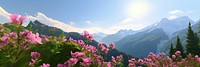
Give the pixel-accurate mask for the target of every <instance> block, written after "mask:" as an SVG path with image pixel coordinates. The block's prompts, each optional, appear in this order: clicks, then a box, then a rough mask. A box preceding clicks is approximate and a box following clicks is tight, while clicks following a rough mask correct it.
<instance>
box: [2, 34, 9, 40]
mask: <svg viewBox="0 0 200 67" xmlns="http://www.w3.org/2000/svg"><path fill="white" fill-rule="evenodd" d="M8 39H10V37H9V34H4V35H3V36H2V37H1V41H2V42H7V40H8Z"/></svg>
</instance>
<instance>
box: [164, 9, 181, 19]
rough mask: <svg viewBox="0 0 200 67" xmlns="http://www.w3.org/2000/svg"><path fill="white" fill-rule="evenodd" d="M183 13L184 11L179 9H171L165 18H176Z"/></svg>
mask: <svg viewBox="0 0 200 67" xmlns="http://www.w3.org/2000/svg"><path fill="white" fill-rule="evenodd" d="M183 13H184V11H181V10H172V11H169V12H168V14H169V16H168V17H167V18H168V19H169V20H173V19H176V18H177V17H178V16H180V15H181V14H183Z"/></svg>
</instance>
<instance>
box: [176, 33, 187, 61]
mask: <svg viewBox="0 0 200 67" xmlns="http://www.w3.org/2000/svg"><path fill="white" fill-rule="evenodd" d="M176 51H180V52H181V56H182V57H185V53H184V49H183V46H182V45H181V42H180V38H179V36H177V39H176V47H175V52H176Z"/></svg>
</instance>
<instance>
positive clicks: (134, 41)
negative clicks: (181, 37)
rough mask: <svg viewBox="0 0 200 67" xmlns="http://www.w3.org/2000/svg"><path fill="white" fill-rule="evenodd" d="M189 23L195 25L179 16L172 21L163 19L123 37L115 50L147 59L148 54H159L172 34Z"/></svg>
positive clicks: (188, 19)
mask: <svg viewBox="0 0 200 67" xmlns="http://www.w3.org/2000/svg"><path fill="white" fill-rule="evenodd" d="M189 22H191V24H195V22H194V21H192V20H191V19H190V18H189V17H187V16H181V17H178V18H176V19H173V20H169V19H167V18H163V19H161V20H160V21H159V22H157V23H155V24H153V25H151V26H148V27H146V28H144V29H142V30H140V31H139V32H138V33H136V34H132V35H128V36H125V37H123V38H122V39H121V40H119V41H117V42H115V43H116V48H117V49H119V50H121V51H123V52H126V53H128V54H130V55H132V56H134V57H147V54H148V53H149V52H154V53H157V52H160V48H161V47H162V46H163V43H164V42H165V41H167V40H169V39H170V38H171V37H172V35H173V33H175V32H177V31H180V30H182V29H184V28H187V26H188V23H189ZM154 32H155V33H154ZM144 45H145V46H144ZM139 47H140V49H139Z"/></svg>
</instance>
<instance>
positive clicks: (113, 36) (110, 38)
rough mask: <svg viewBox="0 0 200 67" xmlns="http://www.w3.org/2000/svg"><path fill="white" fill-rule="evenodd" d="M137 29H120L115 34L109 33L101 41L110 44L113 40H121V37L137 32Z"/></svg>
mask: <svg viewBox="0 0 200 67" xmlns="http://www.w3.org/2000/svg"><path fill="white" fill-rule="evenodd" d="M136 32H137V31H134V30H131V29H129V30H128V29H124V30H119V31H118V32H117V33H115V34H110V35H107V36H106V37H104V38H102V39H101V40H100V41H101V42H103V43H106V44H110V43H112V42H117V41H119V40H120V39H121V38H123V37H125V36H127V35H131V34H135V33H136Z"/></svg>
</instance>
